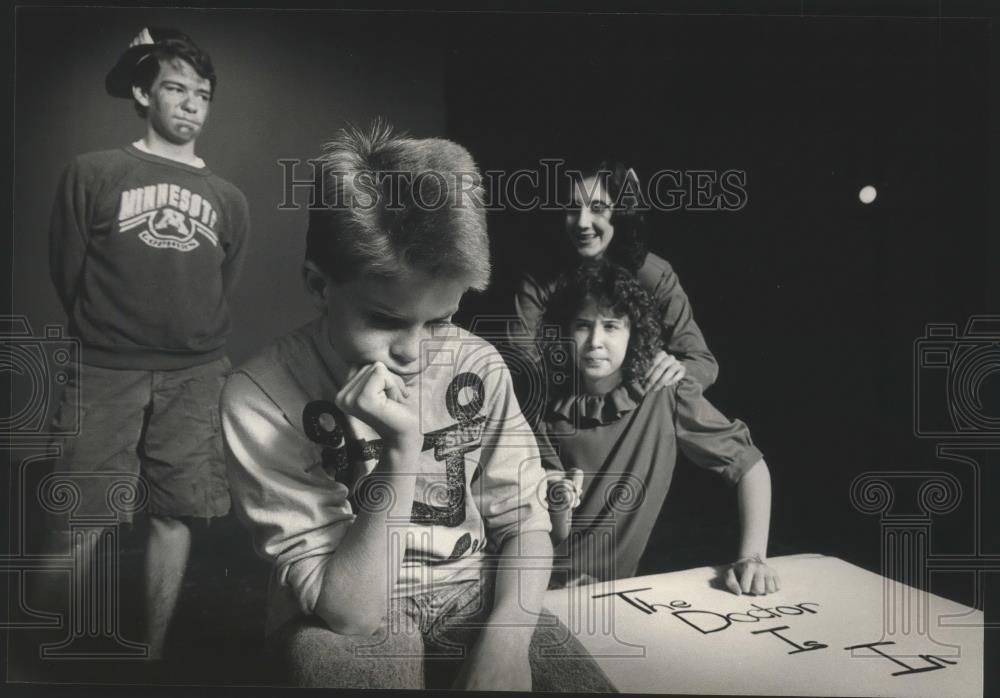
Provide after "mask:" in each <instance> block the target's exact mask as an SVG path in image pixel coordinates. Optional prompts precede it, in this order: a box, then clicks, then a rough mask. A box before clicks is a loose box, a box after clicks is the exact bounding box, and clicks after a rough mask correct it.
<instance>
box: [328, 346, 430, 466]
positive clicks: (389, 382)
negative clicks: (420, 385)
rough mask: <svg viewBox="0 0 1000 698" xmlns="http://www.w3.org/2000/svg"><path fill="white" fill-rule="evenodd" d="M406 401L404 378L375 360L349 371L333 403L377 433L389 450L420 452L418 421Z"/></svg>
mask: <svg viewBox="0 0 1000 698" xmlns="http://www.w3.org/2000/svg"><path fill="white" fill-rule="evenodd" d="M409 398H410V392H409V390H408V389H407V388H406V385H404V383H403V379H402V378H400V377H399V376H397V375H396V374H395V373H393V372H392V371H390V370H389V369H388V368H386V366H385V364H383V363H382V362H381V361H376V362H375V363H373V364H368V365H367V366H363V367H361V368H356V369H354V370H352V371H351V374H350V376H349V378H348V381H347V383H346V384H345V385H344V387H343V388H341V390H340V392H339V393H337V396H336V398H334V404H336V405H337V407H339V408H340V409H341V410H342V411H343V412H344V414H348V415H350V416H352V417H355V418H357V419H360V420H361V421H362V422H364V423H365V424H367V425H368V426H370V427H371V428H372V429H374V430H375V431H376V432H378V435H379V436H381V437H382V440H383V441H384V442H385V444H386V445H387V446H388V447H390V448H393V447H396V448H400V447H402V448H407V449H413V448H416V450H419V449H420V446H421V444H422V442H423V436H422V434H421V433H420V419H419V417H418V416H417V411H416V406H415V405H414V404H413V402H411V401H410V399H409Z"/></svg>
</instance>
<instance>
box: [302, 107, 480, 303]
mask: <svg viewBox="0 0 1000 698" xmlns="http://www.w3.org/2000/svg"><path fill="white" fill-rule="evenodd" d="M318 164H319V165H320V167H319V171H318V172H317V175H316V188H317V192H316V193H317V196H316V197H315V198H314V201H315V202H316V204H315V205H314V206H313V207H312V208H311V209H310V211H309V230H308V233H307V235H306V259H307V260H309V261H311V262H313V263H314V264H316V265H317V266H318V267H319V268H320V269H321V270H323V271H324V272H325V273H326V274H327V275H329V276H330V278H331V279H333V281H334V282H336V283H343V282H345V281H349V280H351V279H353V278H356V277H358V276H361V275H364V274H369V275H376V276H383V277H396V276H399V275H400V274H402V273H405V272H406V271H408V270H419V271H422V272H424V273H425V274H428V275H432V276H440V277H451V278H455V277H458V278H465V279H468V281H469V288H471V289H475V290H479V291H481V290H484V289H485V288H486V287H487V286H488V285H489V281H490V246H489V238H488V236H487V233H486V211H485V207H484V204H483V200H484V196H483V189H482V184H481V179H480V176H479V169H478V168H477V167H476V163H475V162H474V161H473V159H472V156H471V155H470V154H469V151H467V150H466V149H465V148H463V147H462V146H460V145H458V144H457V143H453V142H451V141H448V140H443V139H439V138H426V139H415V138H410V137H408V136H406V135H395V134H393V132H392V127H391V126H389V125H388V124H385V123H383V122H381V121H376V122H375V123H374V124H372V126H371V128H370V129H369V130H368V131H367V132H365V131H362V130H360V129H357V128H354V127H349V128H346V129H343V130H342V131H341V132H340V133H339V134H338V136H337V137H336V138H334V139H333V140H332V141H330V142H329V143H327V144H326V146H325V148H324V153H323V156H322V157H321V158H320V159H319V161H318Z"/></svg>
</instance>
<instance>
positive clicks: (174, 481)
mask: <svg viewBox="0 0 1000 698" xmlns="http://www.w3.org/2000/svg"><path fill="white" fill-rule="evenodd" d="M231 368H232V367H231V364H230V363H229V360H228V359H227V358H225V357H223V358H221V359H216V360H215V361H211V362H209V363H206V364H201V365H199V366H193V367H191V368H185V369H179V370H175V371H141V370H116V369H109V368H100V367H97V366H88V365H86V364H83V365H80V366H79V368H78V370H76V371H74V372H73V373H72V375H71V376H70V378H69V380H68V381H67V383H66V387H65V390H64V391H63V397H62V400H61V402H60V405H59V409H58V411H57V412H56V416H55V420H56V425H55V428H54V429H53V431H56V432H58V431H60V423H61V422H62V421H68V420H71V419H73V417H74V416H75V407H76V405H77V404H79V406H80V433H79V435H77V436H67V437H59V438H58V439H57V440H56V441H55V443H56V444H57V445H59V446H61V451H62V452H61V454H60V456H59V457H58V461H57V463H56V467H55V470H56V473H54V476H53V477H55V478H58V480H59V481H60V482H64V483H68V485H69V491H71V492H73V494H72V495H71V496H70V497H68V498H67V497H63V498H62V502H63V504H64V505H63V506H56V507H54V506H52V505H51V504H49V505H46V508H47V509H48V512H49V525H50V526H52V527H53V528H56V529H65V528H67V527H68V526H69V523H70V520H71V519H77V520H78V521H83V520H88V521H92V522H93V523H94V524H100V523H102V522H103V523H115V522H131V520H132V514H133V512H134V511H136V510H145V511H146V512H148V513H149V514H151V515H155V516H165V517H203V518H211V517H217V516H224V515H225V514H227V513H228V512H229V485H228V482H227V481H226V467H225V459H224V455H223V443H222V428H221V422H220V419H219V395H220V393H221V392H222V386H223V383H224V382H225V378H226V375H227V374H228V373H229V371H230V369H231ZM64 491H65V490H64ZM67 500H71V502H70V505H66V504H65V502H66V501H67ZM44 501H45V498H44V497H43V502H44Z"/></svg>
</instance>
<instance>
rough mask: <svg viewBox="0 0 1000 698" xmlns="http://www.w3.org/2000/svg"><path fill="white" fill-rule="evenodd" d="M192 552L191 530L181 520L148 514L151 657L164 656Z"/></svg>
mask: <svg viewBox="0 0 1000 698" xmlns="http://www.w3.org/2000/svg"><path fill="white" fill-rule="evenodd" d="M190 552H191V529H190V528H189V527H188V525H187V524H186V523H184V522H183V521H181V520H179V519H172V518H164V517H159V516H150V517H149V540H148V543H147V545H146V565H145V602H146V642H147V643H149V657H150V659H162V658H163V647H164V644H165V642H166V638H167V630H168V629H169V627H170V621H171V619H172V618H173V617H174V610H175V609H176V608H177V599H178V598H179V597H180V591H181V584H182V583H183V582H184V571H185V569H186V568H187V562H188V556H189V554H190Z"/></svg>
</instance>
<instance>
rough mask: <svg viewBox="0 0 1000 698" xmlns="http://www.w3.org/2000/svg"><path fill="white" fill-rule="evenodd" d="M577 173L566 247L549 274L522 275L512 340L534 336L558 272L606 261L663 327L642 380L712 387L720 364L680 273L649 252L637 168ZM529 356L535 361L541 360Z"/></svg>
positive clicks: (608, 164)
mask: <svg viewBox="0 0 1000 698" xmlns="http://www.w3.org/2000/svg"><path fill="white" fill-rule="evenodd" d="M575 174H578V175H579V176H578V177H575V178H574V179H573V183H572V186H571V192H570V198H569V201H570V203H569V205H568V206H567V207H566V210H565V216H564V221H563V223H564V226H565V231H566V236H567V237H566V239H567V242H568V243H569V245H568V246H567V248H568V249H567V250H566V254H565V255H563V256H562V257H561V258H559V259H557V260H546V263H547V264H548V268H547V269H546V270H545V271H544V272H539V273H536V274H532V273H528V272H525V273H524V274H523V275H522V277H521V280H520V282H519V284H518V288H517V291H516V293H515V298H514V305H515V311H516V313H517V315H518V317H519V318H520V319H521V322H522V327H512V328H511V332H510V339H511V340H512V341H513V342H514V343H515V344H521V345H523V342H518V339H522V340H523V335H521V334H519V332H520V331H521V330H522V329H523V330H526V331H527V334H528V335H529V336H531V335H533V334H534V332H535V331H536V330H537V328H538V324H539V321H540V319H541V317H542V315H544V313H545V309H546V307H547V306H548V304H549V301H550V298H551V296H552V293H553V292H554V290H555V285H556V279H557V278H558V277H559V275H560V274H562V273H565V272H566V271H567V270H569V269H572V268H573V267H575V266H577V265H578V264H579V263H581V262H587V261H595V260H599V259H607V260H609V261H612V262H614V263H616V264H619V265H621V266H622V267H624V268H625V269H627V270H628V271H629V272H630V273H631V274H633V275H634V276H635V277H636V278H637V279H638V281H639V284H640V286H642V288H643V289H645V291H646V292H647V293H648V294H649V295H650V297H651V299H652V304H651V310H650V317H652V318H655V319H656V321H657V323H658V326H659V337H658V339H657V351H656V352H654V354H653V356H652V357H649V361H648V364H647V366H646V369H645V373H644V375H643V376H642V377H641V378H642V379H643V381H644V382H645V385H646V386H647V387H648V388H651V389H660V388H663V387H666V386H668V385H672V384H674V383H676V382H677V381H679V380H680V379H681V378H683V377H684V376H685V375H687V376H689V377H690V378H692V379H694V380H695V381H696V382H698V383H699V384H700V385H701V387H702V388H703V389H707V388H708V387H709V386H710V385H712V384H713V383H714V382H715V379H716V377H717V376H718V374H719V366H718V363H717V362H716V360H715V357H714V356H713V355H712V352H711V351H709V349H708V346H707V345H706V344H705V338H704V337H703V336H702V333H701V329H699V327H698V325H697V323H696V322H695V321H694V315H693V313H692V311H691V304H690V303H689V302H688V298H687V294H685V293H684V289H683V288H681V284H680V281H679V280H678V278H677V274H675V273H674V270H673V268H672V267H671V266H670V264H669V263H668V262H667V261H666V260H664V259H661V258H660V257H658V256H656V255H655V254H653V253H651V252H649V250H648V248H647V245H646V222H645V216H644V214H643V211H642V208H641V206H639V203H640V200H641V199H640V197H639V196H638V193H639V191H640V189H639V179H638V176H637V175H636V173H635V170H633V169H631V168H629V167H626V166H625V165H623V164H622V163H620V162H613V161H610V160H605V161H602V162H600V163H598V164H597V165H596V166H595V167H590V168H586V169H583V170H581V171H580V172H578V173H575ZM528 352H529V353H531V349H530V347H529V349H528ZM529 358H530V359H531V360H532V361H537V360H538V358H539V357H538V356H537V355H533V356H531V357H529Z"/></svg>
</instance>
